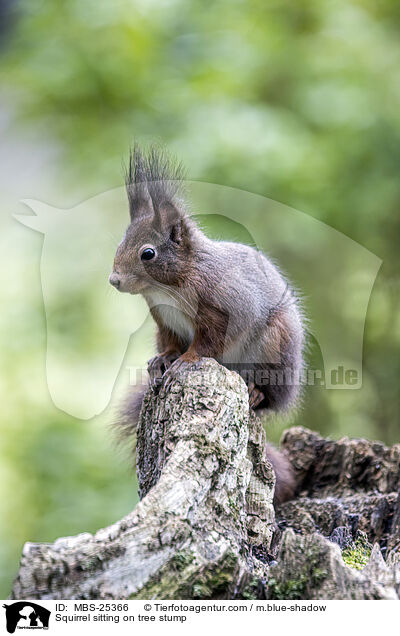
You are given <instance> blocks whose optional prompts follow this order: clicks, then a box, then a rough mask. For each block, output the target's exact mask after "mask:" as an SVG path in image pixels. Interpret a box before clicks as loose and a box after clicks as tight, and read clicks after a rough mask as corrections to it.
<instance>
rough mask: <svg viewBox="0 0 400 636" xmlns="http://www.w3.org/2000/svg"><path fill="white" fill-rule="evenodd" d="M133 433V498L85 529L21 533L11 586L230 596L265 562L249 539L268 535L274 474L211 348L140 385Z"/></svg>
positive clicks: (233, 383) (238, 390) (236, 384)
mask: <svg viewBox="0 0 400 636" xmlns="http://www.w3.org/2000/svg"><path fill="white" fill-rule="evenodd" d="M137 438H138V439H137V465H138V478H139V493H140V496H141V501H140V502H139V504H138V505H137V507H136V508H135V510H134V511H133V512H132V513H131V514H129V515H128V516H126V517H125V518H124V519H122V520H121V521H119V522H117V523H116V524H114V525H113V526H111V527H109V528H106V529H103V530H100V531H99V532H97V533H96V534H95V535H94V536H92V535H90V534H82V535H79V536H77V537H67V538H63V539H58V540H57V541H56V542H55V543H54V544H52V545H48V544H32V543H28V544H26V545H25V547H24V550H23V555H22V560H21V567H20V571H19V573H18V576H17V579H16V581H15V584H14V589H13V597H14V598H31V599H40V598H41V599H45V598H51V599H68V598H83V599H87V598H115V599H125V598H154V597H157V598H229V597H232V596H235V594H236V590H237V589H238V586H239V585H240V582H241V580H242V579H243V577H244V575H245V574H247V575H249V574H251V575H253V574H254V572H255V571H256V570H257V571H262V569H263V567H264V566H263V564H262V563H261V562H260V561H258V560H257V559H255V558H254V557H253V555H252V549H251V546H252V545H259V544H263V546H264V547H265V548H266V549H268V546H269V543H270V541H271V537H272V531H273V524H274V509H273V506H272V499H273V491H274V479H275V478H274V475H273V471H272V468H271V465H270V464H269V462H268V460H267V459H266V457H265V434H264V431H263V429H262V427H261V424H260V422H259V420H258V419H257V418H254V417H252V418H250V421H249V406H248V397H247V388H246V386H245V384H244V382H243V380H242V379H241V378H240V377H239V376H238V375H237V374H236V373H233V372H230V371H228V370H227V369H225V368H224V367H222V366H220V365H218V364H217V363H216V362H215V361H213V360H210V359H204V360H203V361H201V362H200V363H198V364H195V365H190V366H189V365H187V366H185V367H184V368H183V369H182V370H181V371H180V373H179V374H178V375H177V376H176V378H175V380H174V382H173V383H172V385H171V386H170V388H169V391H168V392H167V393H166V392H165V391H164V389H163V387H161V389H160V390H159V392H156V391H155V390H149V392H148V393H147V395H146V397H145V401H144V404H143V408H142V414H141V421H140V423H139V427H138V435H137ZM253 459H256V461H257V470H253V465H252V460H253ZM246 493H247V497H246ZM246 501H247V503H246Z"/></svg>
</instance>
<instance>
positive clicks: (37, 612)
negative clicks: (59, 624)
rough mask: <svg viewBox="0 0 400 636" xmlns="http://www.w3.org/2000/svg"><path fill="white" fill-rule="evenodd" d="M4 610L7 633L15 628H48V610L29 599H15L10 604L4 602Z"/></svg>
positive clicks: (12, 631) (11, 632)
mask: <svg viewBox="0 0 400 636" xmlns="http://www.w3.org/2000/svg"><path fill="white" fill-rule="evenodd" d="M3 607H4V608H5V610H6V628H7V631H8V633H9V634H14V632H15V630H16V629H48V628H49V618H50V614H51V612H50V610H48V609H46V608H45V607H42V606H41V605H38V604H37V603H32V602H31V601H17V602H16V603H11V604H10V605H6V604H4V605H3Z"/></svg>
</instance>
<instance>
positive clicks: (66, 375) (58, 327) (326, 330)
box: [14, 182, 382, 419]
mask: <svg viewBox="0 0 400 636" xmlns="http://www.w3.org/2000/svg"><path fill="white" fill-rule="evenodd" d="M186 187H187V189H188V191H190V195H189V200H190V201H191V202H193V210H195V214H196V217H197V219H198V220H199V222H200V224H202V219H205V218H210V217H216V218H223V219H224V222H226V221H229V222H230V223H231V224H232V225H231V227H232V238H233V239H235V237H236V232H237V231H239V230H238V228H244V229H245V230H246V234H247V235H248V237H249V240H250V243H251V244H254V245H256V246H257V247H258V248H259V249H260V250H262V251H263V252H264V253H266V254H267V255H268V256H269V257H270V258H271V260H272V261H273V262H275V261H276V262H277V263H279V265H280V266H281V268H282V271H283V272H284V273H286V274H287V275H288V277H289V278H290V280H291V281H292V282H293V283H294V285H295V288H296V289H300V290H301V292H302V296H303V297H304V299H305V305H306V313H307V315H308V316H310V317H311V320H310V321H309V322H308V324H307V330H308V332H309V334H311V336H312V337H313V338H314V339H315V341H316V342H317V343H318V346H319V350H320V355H321V360H322V367H323V368H322V370H321V376H319V375H316V380H315V382H316V383H317V384H321V385H323V386H325V387H326V388H327V389H330V388H332V389H337V388H343V389H357V388H360V387H361V384H362V352H363V337H364V327H365V317H366V313H367V307H368V303H369V300H370V296H371V291H372V287H373V284H374V281H375V278H376V276H377V273H378V271H379V268H380V266H381V263H382V261H381V260H380V259H379V258H378V257H377V256H375V255H374V254H372V253H371V252H369V251H368V250H367V249H365V248H364V247H363V246H361V245H359V244H358V243H356V242H355V241H353V240H352V239H350V238H349V237H347V236H345V235H344V234H342V233H341V232H338V231H337V230H335V229H334V228H332V227H330V226H328V225H326V224H325V223H323V222H322V221H319V220H318V219H316V218H314V217H311V216H309V215H307V214H304V213H302V212H300V211H299V210H295V209H293V208H289V207H288V206H286V205H284V204H282V203H278V202H276V201H272V200H270V199H267V198H265V197H262V196H259V195H255V194H252V193H249V192H244V191H241V190H237V189H234V188H227V187H224V186H220V185H217V184H209V183H203V182H186ZM23 204H24V205H25V206H27V207H28V208H30V210H31V212H33V213H34V214H26V209H25V210H24V212H25V213H24V214H16V215H14V216H15V218H16V219H17V220H18V221H19V222H20V223H22V224H23V225H25V226H27V227H29V228H30V229H32V230H35V231H36V232H40V233H41V234H43V236H44V239H43V245H42V248H41V260H40V274H41V286H42V293H43V303H44V310H45V315H46V338H47V351H46V379H47V387H48V390H49V393H50V396H51V398H52V401H53V403H54V404H55V406H56V407H57V408H59V409H60V410H62V411H64V412H66V413H68V414H70V415H73V416H74V417H76V418H79V419H90V418H92V417H94V416H95V415H97V414H99V413H101V412H102V411H103V410H104V409H105V408H106V407H107V405H108V404H109V401H110V399H111V394H112V391H113V389H114V385H115V383H116V380H117V377H118V375H119V373H120V372H125V373H126V371H127V369H129V368H130V367H129V365H128V366H126V365H127V362H129V360H128V355H127V351H128V343H129V341H130V339H131V338H132V341H133V339H134V338H137V341H136V342H139V340H140V338H141V337H142V338H143V337H144V339H146V338H147V337H148V336H147V335H146V333H147V332H146V331H145V325H146V321H147V319H148V317H149V308H148V306H147V304H146V302H145V301H144V299H142V298H141V297H140V296H135V297H132V299H131V300H129V299H127V298H126V297H122V296H121V295H120V294H117V293H114V292H113V290H112V289H111V288H110V285H109V283H108V277H109V274H110V271H111V267H112V263H113V260H114V256H115V250H116V244H117V242H118V241H119V240H120V237H121V236H123V233H124V231H125V229H126V226H127V224H128V203H127V200H126V192H125V188H116V189H114V190H110V191H107V192H104V193H100V194H97V195H96V196H94V197H92V198H91V199H87V200H85V201H83V202H81V203H79V204H77V205H76V206H74V207H71V208H70V209H64V208H59V207H58V208H56V207H53V206H50V205H48V204H46V203H43V202H40V201H37V200H32V199H28V200H24V201H23ZM215 227H216V228H217V229H218V223H217V224H216V225H215ZM260 228H261V229H262V231H260ZM32 249H33V247H32ZM220 284H221V286H222V287H223V285H224V281H223V280H221V282H220ZM332 290H333V291H332ZM140 334H144V336H141V335H140ZM135 364H136V361H135ZM318 370H320V369H318ZM349 370H350V371H349ZM349 373H350V374H351V382H350V381H349V382H346V378H347V376H348V375H349ZM341 376H343V377H344V381H343V379H342V377H341ZM307 382H308V380H307ZM133 383H135V382H133Z"/></svg>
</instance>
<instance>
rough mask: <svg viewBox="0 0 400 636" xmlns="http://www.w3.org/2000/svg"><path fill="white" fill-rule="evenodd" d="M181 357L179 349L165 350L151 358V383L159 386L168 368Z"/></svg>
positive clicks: (149, 363) (149, 372) (148, 368)
mask: <svg viewBox="0 0 400 636" xmlns="http://www.w3.org/2000/svg"><path fill="white" fill-rule="evenodd" d="M177 358H179V353H178V352H177V351H174V352H171V351H169V352H165V353H159V354H158V355H156V356H154V358H151V360H149V361H148V363H147V372H148V374H149V377H150V384H151V385H152V386H157V385H159V384H161V378H162V377H163V375H164V373H165V372H166V371H167V369H169V368H170V366H171V364H173V362H175V360H176V359H177Z"/></svg>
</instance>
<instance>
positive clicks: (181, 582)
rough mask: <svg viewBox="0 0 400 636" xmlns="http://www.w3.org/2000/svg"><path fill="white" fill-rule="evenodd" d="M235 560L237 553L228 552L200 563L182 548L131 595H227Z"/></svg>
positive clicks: (150, 596)
mask: <svg viewBox="0 0 400 636" xmlns="http://www.w3.org/2000/svg"><path fill="white" fill-rule="evenodd" d="M236 564H237V558H236V556H235V555H234V554H233V553H228V554H227V555H225V557H224V558H223V560H222V562H221V563H219V564H215V565H209V566H202V567H201V566H200V565H199V564H198V563H196V558H195V556H194V555H193V554H192V553H191V552H190V551H185V550H181V551H180V552H178V553H177V554H176V555H175V556H174V557H173V558H172V559H171V561H169V562H168V563H167V564H166V565H165V566H164V567H163V568H162V569H161V570H160V571H159V572H158V573H157V575H155V576H154V577H152V578H151V579H150V580H149V581H148V583H147V584H146V585H145V586H144V587H143V588H142V589H141V590H140V591H139V592H137V593H136V594H132V595H131V596H130V597H129V599H142V600H148V599H171V600H172V599H174V600H175V599H216V598H225V597H226V590H227V588H228V587H229V585H230V583H231V582H232V579H233V577H234V573H235V570H236Z"/></svg>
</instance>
